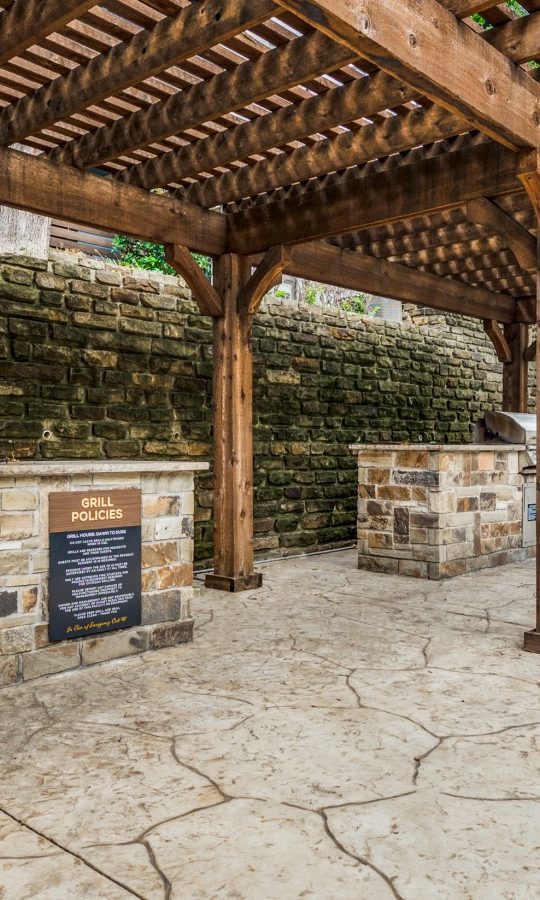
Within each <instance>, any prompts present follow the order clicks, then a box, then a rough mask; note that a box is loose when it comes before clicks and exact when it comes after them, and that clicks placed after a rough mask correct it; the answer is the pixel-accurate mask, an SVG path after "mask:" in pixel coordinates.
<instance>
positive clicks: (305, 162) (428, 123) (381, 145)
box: [186, 106, 463, 207]
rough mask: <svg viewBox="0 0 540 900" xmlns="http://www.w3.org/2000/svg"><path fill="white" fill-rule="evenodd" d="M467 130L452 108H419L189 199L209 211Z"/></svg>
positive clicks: (214, 183) (217, 182)
mask: <svg viewBox="0 0 540 900" xmlns="http://www.w3.org/2000/svg"><path fill="white" fill-rule="evenodd" d="M461 131H463V121H462V119H458V118H457V117H456V116H454V115H452V113H449V112H448V111H447V110H444V109H441V108H440V107H436V106H431V108H428V109H424V108H421V109H414V110H411V111H410V112H409V113H407V115H405V116H395V117H391V118H388V119H386V121H385V122H384V124H381V125H378V124H372V125H366V126H365V127H363V128H361V129H360V130H359V131H354V132H353V131H347V132H345V133H344V134H339V135H336V136H335V137H331V138H329V139H328V140H324V141H320V142H319V143H316V144H314V145H313V146H307V147H301V148H299V149H298V150H293V151H292V152H291V153H288V154H287V153H283V154H281V155H280V156H277V157H276V158H274V159H271V160H264V161H261V162H258V163H256V164H255V165H253V166H244V167H243V168H241V169H239V170H238V171H236V172H230V173H227V174H225V175H222V176H221V177H219V178H209V179H207V180H206V181H203V182H201V183H198V184H196V185H193V187H192V188H190V189H189V190H188V191H187V192H186V198H188V197H189V199H190V200H191V201H192V202H194V203H198V204H200V205H201V206H205V207H212V206H217V205H218V204H226V203H230V202H231V201H232V200H238V199H241V198H242V197H253V196H255V195H257V194H261V193H263V192H265V191H271V190H272V189H273V188H275V187H279V186H281V185H287V184H293V183H294V182H297V181H305V180H306V179H309V178H312V177H314V176H318V175H323V174H324V173H326V172H334V171H339V170H341V169H346V168H349V167H351V166H355V165H359V164H362V163H365V162H368V161H369V160H370V159H376V158H377V157H379V156H385V155H387V154H391V153H399V152H401V151H403V150H406V149H408V148H409V147H411V146H415V145H416V144H418V143H419V142H421V141H422V140H425V141H426V142H427V143H433V142H435V141H438V140H442V139H444V138H447V137H451V136H453V135H455V134H459V133H460V132H461Z"/></svg>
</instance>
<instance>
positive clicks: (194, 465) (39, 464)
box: [0, 459, 210, 478]
mask: <svg viewBox="0 0 540 900" xmlns="http://www.w3.org/2000/svg"><path fill="white" fill-rule="evenodd" d="M209 468H210V465H209V463H206V462H190V461H183V460H178V461H173V462H170V461H167V462H161V461H160V460H158V459H152V460H143V461H141V462H138V461H137V460H133V459H125V460H103V459H66V460H54V461H51V462H47V461H45V460H36V461H35V462H7V463H0V478H17V477H18V478H23V477H28V476H36V475H37V476H39V477H43V478H48V477H57V476H59V475H60V476H61V475H102V474H117V475H120V474H122V475H126V474H147V473H165V474H171V475H174V474H175V473H176V472H207V471H208V469H209Z"/></svg>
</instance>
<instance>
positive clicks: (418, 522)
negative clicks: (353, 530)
mask: <svg viewBox="0 0 540 900" xmlns="http://www.w3.org/2000/svg"><path fill="white" fill-rule="evenodd" d="M352 449H353V452H354V453H357V454H358V480H359V487H358V492H359V497H358V564H359V568H361V569H369V570H370V571H375V572H386V573H391V574H400V575H412V576H416V577H419V578H435V579H437V578H447V577H450V576H453V575H462V574H464V573H465V572H471V571H475V570H477V569H482V568H486V567H488V566H499V565H504V564H505V563H510V562H517V561H519V560H523V559H526V558H527V556H529V555H533V554H534V547H533V548H526V547H523V523H522V516H523V476H522V475H520V474H519V472H520V463H521V461H522V460H521V459H520V457H524V453H523V451H524V449H525V448H523V447H522V448H518V447H510V446H508V445H506V446H504V445H498V446H497V448H490V449H486V446H485V445H481V446H479V445H476V446H462V447H452V449H451V451H450V449H449V448H448V447H428V446H417V447H403V446H402V447H396V446H395V445H386V446H381V447H377V448H374V447H366V446H355V447H353V448H352Z"/></svg>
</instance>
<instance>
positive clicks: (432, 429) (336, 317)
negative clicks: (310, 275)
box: [0, 254, 501, 562]
mask: <svg viewBox="0 0 540 900" xmlns="http://www.w3.org/2000/svg"><path fill="white" fill-rule="evenodd" d="M0 276H1V277H0V456H5V457H9V456H11V455H12V454H13V455H14V456H15V457H17V458H23V459H24V458H40V459H60V458H81V457H90V458H95V459H98V458H109V459H114V458H132V459H136V458H163V459H174V458H192V459H193V458H195V459H199V460H200V459H203V460H204V459H210V458H211V399H212V398H211V385H212V349H211V323H210V321H209V320H208V319H205V318H203V317H202V316H200V315H199V313H198V311H197V309H196V306H195V305H194V304H193V303H192V302H191V300H190V299H189V295H188V292H187V289H186V288H185V286H183V285H182V284H181V283H179V282H178V280H177V279H175V278H172V277H168V276H158V275H155V274H153V273H152V274H150V273H144V272H134V271H132V270H129V269H120V268H115V267H114V266H112V265H111V264H109V263H105V262H104V261H102V260H97V259H93V258H85V257H83V256H81V257H77V256H75V255H71V254H63V255H62V254H56V255H55V256H54V258H52V259H51V260H50V262H49V263H48V264H47V262H39V261H37V262H36V261H32V260H27V259H23V258H8V257H3V258H1V259H0ZM253 334H254V349H255V470H256V474H255V486H256V524H255V530H256V549H257V551H258V552H259V554H260V555H262V556H264V557H266V556H272V555H280V554H289V553H293V552H297V551H302V552H303V551H311V550H316V549H318V548H321V547H335V546H342V545H344V544H349V543H351V542H353V541H354V539H355V532H356V461H355V459H354V457H353V456H352V455H351V454H350V452H349V450H348V446H349V444H351V443H354V442H357V441H367V442H371V441H380V440H383V441H388V440H394V441H396V440H400V441H401V440H403V441H405V440H412V441H422V440H423V441H434V440H435V441H441V442H454V443H460V442H461V443H462V442H464V441H468V440H469V439H470V437H471V424H472V422H473V420H474V419H476V418H477V417H478V416H479V415H480V414H481V413H482V411H483V410H484V409H486V408H491V407H493V406H494V405H496V404H498V403H499V402H500V392H501V366H500V365H499V363H498V362H497V361H496V359H495V356H494V353H493V351H492V348H491V345H490V343H489V341H488V339H487V338H486V337H485V335H484V333H483V330H482V328H481V325H480V324H479V323H475V322H472V321H467V320H465V319H460V318H459V317H457V316H452V317H448V318H444V317H436V318H434V319H433V320H430V319H429V317H427V318H425V317H417V318H416V320H412V319H411V318H409V320H408V321H406V322H405V323H403V324H402V323H394V322H382V321H379V320H372V319H364V318H362V317H360V316H358V315H356V314H354V313H343V312H340V311H336V310H325V309H324V308H321V307H311V306H308V305H306V304H296V303H294V302H291V301H288V300H272V301H270V302H268V303H267V305H266V306H265V307H264V308H263V310H262V312H261V314H260V315H259V316H258V317H257V320H256V322H255V324H254V329H253ZM196 521H197V532H196V556H197V559H198V560H199V561H200V562H203V561H208V560H209V559H210V557H211V553H212V523H211V479H210V477H201V478H199V487H198V494H197V505H196ZM0 522H1V520H0ZM0 539H1V524H0Z"/></svg>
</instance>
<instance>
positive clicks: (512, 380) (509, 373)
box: [503, 322, 529, 412]
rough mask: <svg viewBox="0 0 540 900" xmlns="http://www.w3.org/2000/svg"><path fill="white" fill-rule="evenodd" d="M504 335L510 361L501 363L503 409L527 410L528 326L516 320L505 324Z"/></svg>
mask: <svg viewBox="0 0 540 900" xmlns="http://www.w3.org/2000/svg"><path fill="white" fill-rule="evenodd" d="M504 336H505V338H506V341H507V343H508V346H509V348H510V353H511V356H512V361H511V362H505V363H504V365H503V410H504V411H505V412H527V408H528V401H529V382H528V370H529V364H528V362H527V358H526V353H527V350H528V346H529V328H528V326H527V325H523V324H521V323H517V322H516V323H515V324H513V325H505V326H504Z"/></svg>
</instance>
